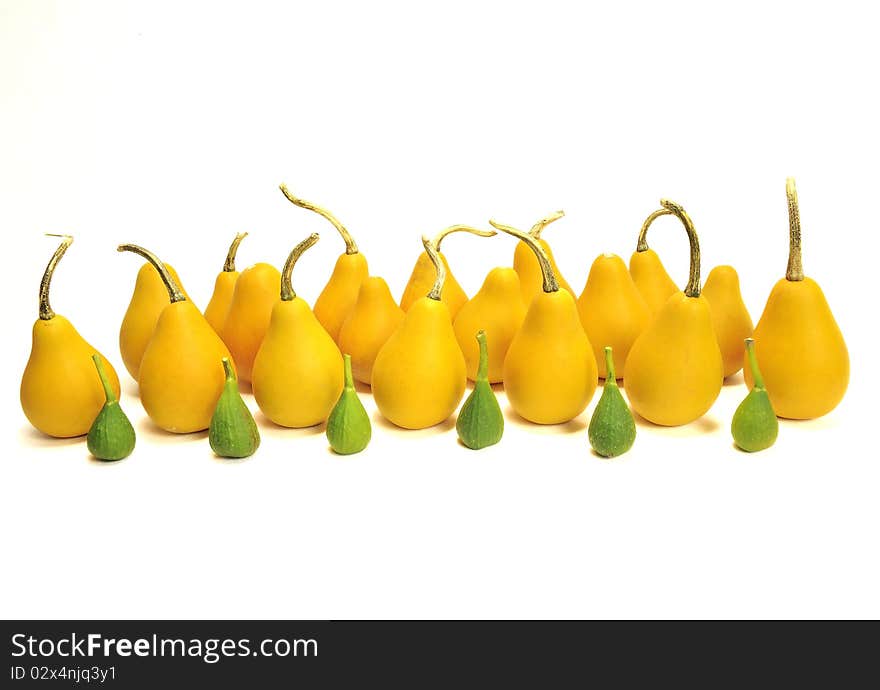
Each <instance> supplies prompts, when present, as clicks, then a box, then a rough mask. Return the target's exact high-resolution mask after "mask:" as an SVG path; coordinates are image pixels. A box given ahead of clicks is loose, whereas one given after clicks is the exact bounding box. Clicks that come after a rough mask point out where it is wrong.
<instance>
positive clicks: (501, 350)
mask: <svg viewBox="0 0 880 690" xmlns="http://www.w3.org/2000/svg"><path fill="white" fill-rule="evenodd" d="M525 317H526V305H525V304H524V303H523V301H522V298H521V294H520V285H519V276H518V275H517V273H516V271H515V270H513V269H512V268H493V269H492V270H491V271H489V274H488V275H487V276H486V279H485V280H484V281H483V286H482V287H481V288H480V290H479V292H477V294H475V295H474V296H473V297H472V298H471V299H470V300H468V302H467V303H466V304H465V305H464V306H463V307H462V308H461V310H460V311H459V312H458V316H456V317H455V322H454V323H453V328H454V329H455V337H456V338H457V339H458V345H459V347H460V348H461V351H462V353H463V354H464V360H465V363H466V364H467V375H468V378H469V379H470V380H471V381H476V380H477V371H478V369H479V365H480V342H479V341H478V340H477V338H476V337H475V336H476V334H477V332H479V331H484V332H485V334H486V342H487V347H488V352H489V369H488V372H487V376H488V379H489V382H490V383H499V382H501V381H502V380H503V379H504V357H505V356H506V355H507V348H509V347H510V343H511V342H512V341H513V337H514V336H515V335H516V333H517V331H519V327H520V326H521V325H522V322H523V319H524V318H525Z"/></svg>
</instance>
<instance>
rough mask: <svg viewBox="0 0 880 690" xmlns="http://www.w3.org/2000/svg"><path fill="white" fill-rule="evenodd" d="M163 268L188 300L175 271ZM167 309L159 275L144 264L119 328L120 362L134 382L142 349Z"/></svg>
mask: <svg viewBox="0 0 880 690" xmlns="http://www.w3.org/2000/svg"><path fill="white" fill-rule="evenodd" d="M165 268H166V269H168V273H170V274H171V277H172V278H173V279H174V282H175V284H177V286H178V287H179V288H180V291H181V292H182V293H183V296H184V297H186V299H187V300H189V295H187V294H186V289H185V288H184V287H183V283H182V282H181V281H180V276H178V275H177V271H175V270H174V267H173V266H171V264H165ZM166 306H168V290H166V289H165V285H164V284H163V283H162V278H161V277H160V276H159V272H158V271H157V270H156V269H155V268H154V267H153V265H152V264H150V263H146V264H144V265H143V266H141V268H140V270H139V271H138V274H137V280H136V281H135V284H134V292H133V293H132V295H131V301H130V302H129V303H128V309H126V311H125V316H124V317H123V318H122V325H121V326H120V328H119V353H120V354H121V355H122V363H123V364H125V368H126V369H127V370H128V373H129V374H131V377H132V378H133V379H134V380H135V381H137V379H138V371H139V370H140V367H141V358H142V357H143V356H144V350H146V349H147V343H149V342H150V338H152V337H153V330H154V329H155V328H156V321H158V320H159V314H161V313H162V310H163V309H164V308H165V307H166Z"/></svg>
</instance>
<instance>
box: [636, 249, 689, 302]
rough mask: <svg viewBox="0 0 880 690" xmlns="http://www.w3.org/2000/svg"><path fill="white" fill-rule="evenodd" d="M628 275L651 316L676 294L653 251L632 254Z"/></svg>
mask: <svg viewBox="0 0 880 690" xmlns="http://www.w3.org/2000/svg"><path fill="white" fill-rule="evenodd" d="M629 273H630V275H631V276H632V279H633V282H634V283H635V285H636V288H638V291H639V292H640V293H641V295H642V298H643V299H644V300H645V304H647V305H648V311H650V312H651V314H652V315H654V314H657V313H658V312H659V311H660V310H661V309H662V308H663V305H664V304H666V300H668V299H669V298H670V297H671V296H672V295H674V294H675V293H676V292H678V287H677V286H676V285H675V283H674V282H673V281H672V278H670V277H669V274H668V273H667V272H666V269H665V268H664V267H663V263H662V262H661V261H660V257H659V256H658V255H657V252H655V251H654V250H653V249H646V250H645V251H643V252H638V251H636V252H633V253H632V256H631V257H630V259H629Z"/></svg>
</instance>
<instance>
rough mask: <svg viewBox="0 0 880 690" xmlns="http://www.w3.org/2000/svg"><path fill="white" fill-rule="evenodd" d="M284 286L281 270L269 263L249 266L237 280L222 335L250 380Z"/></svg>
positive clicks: (245, 378) (243, 378) (241, 376)
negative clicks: (255, 359)
mask: <svg viewBox="0 0 880 690" xmlns="http://www.w3.org/2000/svg"><path fill="white" fill-rule="evenodd" d="M279 290H281V274H280V273H279V272H278V269H277V268H275V267H274V266H272V265H271V264H267V263H262V262H260V263H256V264H254V265H253V266H248V267H247V268H246V269H244V270H243V271H242V272H241V275H239V276H238V280H236V281H235V289H234V290H233V292H232V301H231V302H230V304H229V309H228V311H227V312H226V319H225V320H224V322H223V328H222V329H221V330H220V336H221V337H222V338H223V342H224V343H226V347H228V348H229V351H230V352H231V353H232V359H233V361H234V362H235V366H236V368H237V369H238V380H239V381H248V382H249V381H250V380H251V378H252V369H253V366H254V357H256V356H257V350H259V349H260V345H261V344H262V342H263V338H264V337H265V335H266V331H267V330H268V329H269V320H270V319H271V318H272V308H273V307H274V306H275V302H277V301H278V291H279Z"/></svg>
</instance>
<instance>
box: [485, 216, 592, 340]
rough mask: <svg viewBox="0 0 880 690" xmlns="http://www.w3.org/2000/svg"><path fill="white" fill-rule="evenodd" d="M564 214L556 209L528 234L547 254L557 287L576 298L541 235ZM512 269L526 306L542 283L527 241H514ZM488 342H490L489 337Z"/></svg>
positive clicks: (538, 291)
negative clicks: (517, 278) (515, 274)
mask: <svg viewBox="0 0 880 690" xmlns="http://www.w3.org/2000/svg"><path fill="white" fill-rule="evenodd" d="M564 215H565V212H564V211H556V212H555V213H551V214H550V215H549V216H547V217H546V218H542V219H541V220H539V221H538V222H537V223H535V224H534V225H533V226H532V228H531V230H529V236H530V237H532V239H534V240H535V241H537V243H538V245H539V246H540V247H541V249H542V250H543V252H544V253H545V254H546V255H547V260H548V261H549V262H550V267H551V268H552V269H553V275H555V276H556V282H557V283H558V284H559V287H561V288H562V289H563V290H565V291H566V292H568V293H569V294H570V295H571V296H572V297H574V298H575V299H577V295H576V294H575V292H574V290H573V289H572V287H571V285H569V284H568V281H567V280H566V279H565V278H564V277H563V276H562V273H561V272H560V270H559V267H558V266H557V265H556V259H555V258H554V256H553V250H552V249H550V245H549V244H548V243H547V240H545V239H543V238H542V237H541V233H542V232H543V231H544V228H546V227H547V226H548V225H550V223H553V222H555V221H557V220H559V219H560V218H562V217H563V216H564ZM513 270H515V271H516V273H517V275H518V276H519V287H520V291H521V293H522V299H523V302H524V303H525V305H526V306H528V305H529V304H531V303H532V299H533V298H534V297H535V295H538V294H540V293H541V290H542V285H543V283H544V278H543V274H542V272H541V264H540V262H539V261H538V260H537V259H536V258H535V253H534V252H533V251H532V250H531V248H530V247H529V245H528V243H526V242H522V241H520V242H517V243H516V248H515V249H514V250H513ZM489 342H492V341H491V339H490V340H489Z"/></svg>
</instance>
